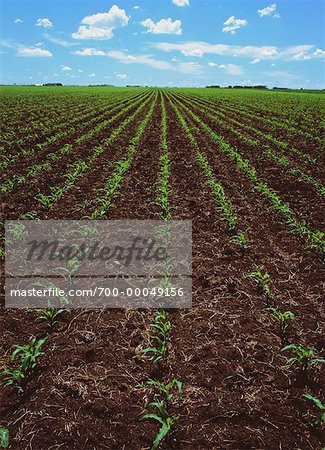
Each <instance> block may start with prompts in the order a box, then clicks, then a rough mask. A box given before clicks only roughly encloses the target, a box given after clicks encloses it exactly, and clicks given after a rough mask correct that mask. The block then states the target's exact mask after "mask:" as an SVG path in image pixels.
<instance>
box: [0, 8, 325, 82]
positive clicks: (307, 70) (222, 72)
mask: <svg viewBox="0 0 325 450" xmlns="http://www.w3.org/2000/svg"><path fill="white" fill-rule="evenodd" d="M0 3H1V31H0V35H1V38H0V57H1V82H2V83H9V84H11V83H19V84H30V83H45V82H62V83H64V84H82V85H83V84H86V85H88V84H103V83H105V84H113V85H117V86H119V85H125V84H141V85H158V86H205V85H209V84H218V85H222V86H227V85H234V84H267V85H268V86H270V87H272V86H289V87H304V88H317V89H319V88H324V87H325V79H324V78H325V77H324V59H325V51H324V44H325V42H324V41H325V36H324V32H325V31H324V30H325V11H324V10H325V2H324V1H323V0H307V1H305V0H279V1H276V2H274V3H273V1H272V0H271V1H268V0H238V1H233V0H132V1H131V0H115V1H107V0H92V1H86V0H43V1H33V0H20V1H17V0H0Z"/></svg>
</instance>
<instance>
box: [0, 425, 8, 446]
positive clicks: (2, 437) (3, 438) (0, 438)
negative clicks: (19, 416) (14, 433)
mask: <svg viewBox="0 0 325 450" xmlns="http://www.w3.org/2000/svg"><path fill="white" fill-rule="evenodd" d="M0 447H1V448H8V447H9V430H8V428H4V427H1V428H0Z"/></svg>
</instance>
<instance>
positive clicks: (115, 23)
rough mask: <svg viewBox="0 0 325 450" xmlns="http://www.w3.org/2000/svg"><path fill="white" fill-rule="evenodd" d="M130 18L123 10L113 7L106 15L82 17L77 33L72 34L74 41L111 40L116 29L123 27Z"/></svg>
mask: <svg viewBox="0 0 325 450" xmlns="http://www.w3.org/2000/svg"><path fill="white" fill-rule="evenodd" d="M129 19H130V17H129V16H127V14H126V12H125V10H124V9H120V8H119V7H118V6H116V5H113V6H112V7H111V9H110V10H109V11H108V12H106V13H98V14H93V15H92V16H87V17H84V18H83V19H82V21H81V25H80V26H79V29H78V31H77V32H75V33H72V37H73V38H74V39H98V40H104V39H111V38H112V37H113V35H114V34H113V31H114V30H115V29H116V28H122V27H125V26H126V25H127V24H128V23H129Z"/></svg>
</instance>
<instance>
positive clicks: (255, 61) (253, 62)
mask: <svg viewBox="0 0 325 450" xmlns="http://www.w3.org/2000/svg"><path fill="white" fill-rule="evenodd" d="M260 62H261V60H260V59H258V58H255V59H253V61H251V62H250V64H258V63H260Z"/></svg>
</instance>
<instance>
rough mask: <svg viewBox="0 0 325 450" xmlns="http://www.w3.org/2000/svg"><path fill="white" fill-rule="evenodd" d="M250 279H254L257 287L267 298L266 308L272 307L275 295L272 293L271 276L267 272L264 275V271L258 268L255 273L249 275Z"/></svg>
mask: <svg viewBox="0 0 325 450" xmlns="http://www.w3.org/2000/svg"><path fill="white" fill-rule="evenodd" d="M248 277H249V278H252V279H253V280H254V282H255V285H256V286H258V287H259V288H260V289H261V291H262V294H263V295H264V298H265V306H266V307H268V308H269V307H271V304H272V302H273V295H272V293H271V287H270V283H271V277H270V275H269V274H268V273H267V272H265V273H263V272H262V269H261V268H260V267H258V266H256V268H255V271H253V272H250V273H248Z"/></svg>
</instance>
